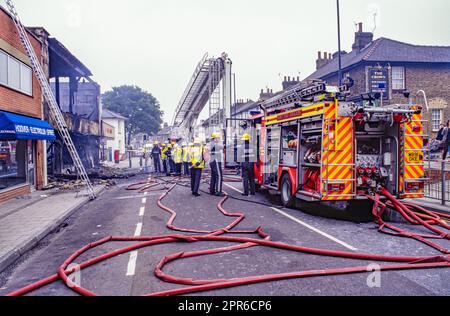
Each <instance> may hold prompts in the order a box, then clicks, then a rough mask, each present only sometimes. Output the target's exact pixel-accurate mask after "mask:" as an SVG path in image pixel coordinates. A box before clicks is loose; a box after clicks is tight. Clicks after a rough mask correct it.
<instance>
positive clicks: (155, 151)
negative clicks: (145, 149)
mask: <svg viewBox="0 0 450 316" xmlns="http://www.w3.org/2000/svg"><path fill="white" fill-rule="evenodd" d="M151 155H152V158H153V165H154V167H155V173H161V148H160V147H159V142H157V141H156V142H155V144H154V145H153V148H152V153H151Z"/></svg>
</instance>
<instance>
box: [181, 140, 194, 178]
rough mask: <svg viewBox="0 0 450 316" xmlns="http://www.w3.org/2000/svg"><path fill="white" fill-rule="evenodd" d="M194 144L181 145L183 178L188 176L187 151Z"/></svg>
mask: <svg viewBox="0 0 450 316" xmlns="http://www.w3.org/2000/svg"><path fill="white" fill-rule="evenodd" d="M193 145H194V144H192V143H189V145H188V144H187V143H185V142H184V143H183V144H182V145H181V147H182V149H183V175H184V176H189V175H190V173H189V160H190V158H189V151H190V148H191V147H192V146H193Z"/></svg>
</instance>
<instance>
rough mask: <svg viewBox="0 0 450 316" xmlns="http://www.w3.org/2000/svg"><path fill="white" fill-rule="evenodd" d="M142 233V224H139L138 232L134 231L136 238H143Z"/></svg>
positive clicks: (137, 226)
mask: <svg viewBox="0 0 450 316" xmlns="http://www.w3.org/2000/svg"><path fill="white" fill-rule="evenodd" d="M141 232H142V223H139V224H137V225H136V230H135V231H134V237H139V236H141Z"/></svg>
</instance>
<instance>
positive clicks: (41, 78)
mask: <svg viewBox="0 0 450 316" xmlns="http://www.w3.org/2000/svg"><path fill="white" fill-rule="evenodd" d="M5 2H6V5H7V7H8V10H9V12H10V14H11V17H12V19H13V21H14V24H15V25H16V28H17V31H18V33H19V36H20V40H21V42H22V44H23V46H24V48H25V51H26V54H27V55H28V58H29V59H30V62H31V66H32V68H33V70H34V73H35V75H36V78H37V80H38V82H39V85H40V87H41V90H42V94H43V96H44V100H45V101H46V102H47V104H48V106H49V109H50V115H51V117H52V119H53V121H54V123H55V124H56V126H55V127H56V129H57V131H58V132H59V135H60V136H61V138H62V140H63V142H64V145H65V146H66V148H67V151H68V152H69V154H70V157H71V158H72V160H73V163H74V165H75V168H76V170H77V172H78V175H79V177H80V179H81V180H82V181H83V182H84V183H85V185H86V188H87V190H88V195H89V197H90V199H95V198H96V195H95V192H94V188H93V186H92V183H91V181H90V180H89V177H88V175H87V173H86V170H85V168H84V166H83V163H82V162H81V159H80V156H79V155H78V152H77V150H76V148H75V145H74V143H73V141H72V138H71V137H70V133H69V129H68V127H67V124H66V122H65V120H64V117H63V115H62V113H61V110H60V108H59V106H58V103H57V102H56V99H55V96H54V95H53V92H52V90H51V88H50V84H49V82H48V81H47V76H46V75H45V73H44V70H43V69H42V66H41V64H40V62H39V60H38V58H37V56H36V53H35V52H34V49H33V46H32V45H31V42H30V39H29V38H28V35H27V31H26V30H25V27H24V26H23V24H22V22H21V21H20V18H19V15H18V14H17V11H16V8H15V6H14V4H13V2H12V1H11V0H5Z"/></svg>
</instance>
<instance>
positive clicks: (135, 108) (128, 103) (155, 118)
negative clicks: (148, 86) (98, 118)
mask: <svg viewBox="0 0 450 316" xmlns="http://www.w3.org/2000/svg"><path fill="white" fill-rule="evenodd" d="M102 101H103V106H104V107H105V108H106V109H108V110H110V111H113V112H116V113H119V114H120V115H122V116H124V117H127V118H129V119H130V120H129V121H128V122H127V124H126V125H127V132H130V128H131V133H133V134H137V133H147V134H150V135H152V134H156V133H157V132H158V131H159V130H160V128H161V124H162V122H163V121H162V116H163V114H164V112H162V111H161V109H160V105H159V102H158V100H157V99H156V98H155V97H154V96H153V95H152V94H151V93H149V92H147V91H144V90H142V89H141V88H139V87H137V86H128V85H124V86H120V87H113V88H112V91H107V92H105V93H104V94H103V96H102Z"/></svg>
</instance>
